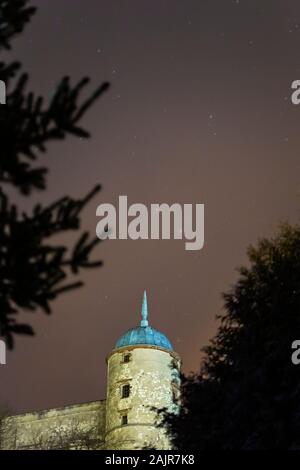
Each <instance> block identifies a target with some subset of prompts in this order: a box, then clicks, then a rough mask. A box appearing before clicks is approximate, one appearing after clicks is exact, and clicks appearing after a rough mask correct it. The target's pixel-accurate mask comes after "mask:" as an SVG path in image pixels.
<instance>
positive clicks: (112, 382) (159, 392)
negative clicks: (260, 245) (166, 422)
mask: <svg viewBox="0 0 300 470" xmlns="http://www.w3.org/2000/svg"><path fill="white" fill-rule="evenodd" d="M126 354H129V355H130V360H129V362H124V357H125V355H126ZM175 364H176V366H177V367H178V368H179V358H178V356H177V355H176V354H175V353H171V352H168V351H166V350H163V349H159V348H158V347H156V346H144V345H143V346H128V347H124V348H121V349H118V350H115V351H113V352H112V354H111V355H110V356H109V357H108V380H107V402H106V444H105V446H106V448H107V449H120V450H121V449H129V450H131V449H143V448H145V447H149V448H156V449H160V450H163V449H170V447H171V446H170V442H169V440H168V438H167V436H166V434H165V431H164V430H163V429H162V428H157V423H158V422H157V413H156V411H155V410H153V407H156V408H167V409H168V410H169V411H174V412H176V410H177V407H176V406H175V405H174V396H176V395H177V394H178V386H179V379H178V373H176V370H175V371H174V365H175ZM124 385H130V395H129V397H128V398H122V387H123V386H124ZM124 415H126V416H127V420H128V422H127V424H122V416H124Z"/></svg>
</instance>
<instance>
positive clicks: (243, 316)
mask: <svg viewBox="0 0 300 470" xmlns="http://www.w3.org/2000/svg"><path fill="white" fill-rule="evenodd" d="M248 256H249V267H247V268H245V267H244V268H241V269H240V270H239V273H240V276H239V279H238V281H237V283H236V284H235V286H234V287H233V288H232V290H231V291H230V292H229V293H227V294H225V296H224V299H225V313H224V314H223V315H221V316H220V317H219V318H220V322H221V324H220V327H219V329H218V331H217V334H216V336H215V337H214V338H213V340H212V341H211V343H210V345H209V346H208V347H206V348H205V349H204V353H205V356H204V360H203V363H202V366H201V369H200V373H199V375H195V376H192V377H191V376H190V377H188V378H186V379H185V380H184V382H183V387H182V409H181V412H180V415H179V416H177V417H176V416H169V417H167V425H168V426H169V430H170V432H171V435H172V438H173V440H174V444H175V446H176V447H177V448H179V449H181V450H184V451H187V450H190V451H199V450H205V449H207V450H208V449H299V448H300V374H299V372H300V368H299V367H300V366H298V367H297V366H295V365H293V364H292V361H291V355H292V352H293V350H292V348H291V345H292V343H293V341H294V340H297V339H299V337H300V226H295V227H292V226H290V225H287V224H284V225H282V226H281V227H280V230H279V233H278V235H277V236H275V237H274V238H272V239H269V240H268V239H263V240H261V241H260V242H259V243H258V246H257V247H256V248H253V247H250V249H249V251H248Z"/></svg>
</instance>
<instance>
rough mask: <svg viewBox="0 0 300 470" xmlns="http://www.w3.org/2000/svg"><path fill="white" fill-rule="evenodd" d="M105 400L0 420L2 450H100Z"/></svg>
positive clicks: (101, 446) (102, 440) (102, 441)
mask: <svg viewBox="0 0 300 470" xmlns="http://www.w3.org/2000/svg"><path fill="white" fill-rule="evenodd" d="M104 432H105V400H103V401H96V402H90V403H84V404H80V405H72V406H67V407H64V408H54V409H50V410H45V411H41V412H36V413H25V414H22V415H17V416H11V417H8V418H5V419H4V420H3V421H2V429H1V443H0V444H1V446H0V447H1V448H2V449H18V450H21V449H55V448H59V449H91V448H95V447H97V448H99V449H101V448H103V443H104Z"/></svg>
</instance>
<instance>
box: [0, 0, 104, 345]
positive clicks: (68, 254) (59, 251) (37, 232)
mask: <svg viewBox="0 0 300 470" xmlns="http://www.w3.org/2000/svg"><path fill="white" fill-rule="evenodd" d="M34 13H35V8H33V7H31V6H30V5H29V2H28V0H0V50H1V51H4V50H6V49H10V47H11V41H12V39H13V38H14V37H15V36H16V35H17V34H19V33H21V32H22V31H23V28H24V26H25V25H26V23H27V22H28V21H29V20H30V19H31V17H32V15H33V14H34ZM0 80H2V81H4V82H5V84H6V87H7V97H6V104H4V105H0V142H1V148H0V336H2V337H4V338H5V339H6V341H7V345H8V347H9V348H13V346H14V335H15V334H28V335H32V334H33V330H32V328H31V327H30V325H27V324H21V323H20V322H18V321H17V315H18V313H19V312H20V311H26V310H27V311H35V310H37V309H38V308H42V309H43V310H44V311H45V312H46V313H50V312H51V306H50V303H51V301H52V300H53V299H55V298H56V297H57V296H58V294H60V293H61V292H63V291H66V290H69V289H73V288H76V287H79V286H81V285H82V283H81V282H80V281H78V282H75V283H74V282H68V276H69V274H70V273H78V272H79V271H80V270H81V268H90V267H96V266H100V265H101V262H100V261H91V259H90V256H91V253H92V250H93V248H94V247H95V245H96V244H97V243H98V242H99V240H98V239H94V238H91V237H90V236H89V234H88V233H87V232H84V233H81V234H80V236H79V240H78V242H77V243H76V244H75V246H74V247H73V248H71V249H67V247H66V246H61V245H55V244H54V243H53V242H52V243H50V241H49V238H50V237H51V236H52V235H57V234H62V233H64V232H66V231H68V230H78V229H80V217H81V212H82V209H83V208H84V207H85V205H86V204H87V203H88V202H89V200H90V199H91V198H92V197H93V196H94V195H95V194H96V193H97V192H98V191H99V189H100V186H99V185H97V186H96V187H95V188H94V189H93V190H92V191H91V192H90V193H89V194H88V195H87V196H85V197H83V198H82V199H80V200H75V199H73V198H71V197H68V196H67V197H63V198H61V199H59V200H57V201H56V202H53V203H52V204H50V205H49V206H47V207H44V206H42V205H37V206H36V207H35V208H34V209H33V211H32V213H24V212H20V209H19V208H18V207H17V206H16V205H14V204H12V202H11V197H10V196H9V195H11V191H10V189H9V188H10V187H14V188H15V189H16V190H17V191H18V192H19V193H20V194H22V195H23V196H30V195H31V194H32V193H33V192H34V191H36V190H45V189H46V176H47V168H45V167H41V166H37V165H36V162H37V160H38V158H39V157H40V156H41V154H42V153H44V152H45V151H46V145H47V144H48V142H50V141H52V140H55V139H56V140H57V139H64V138H65V137H66V136H67V135H69V134H73V135H75V136H78V137H80V138H86V137H89V133H88V132H87V131H86V130H85V129H83V128H82V127H81V126H80V121H81V118H82V116H83V115H84V114H85V112H86V111H87V110H88V109H89V107H90V106H91V105H92V104H93V103H94V102H95V100H96V99H97V98H98V97H99V96H100V95H102V94H103V93H104V91H105V90H107V88H108V86H109V85H108V83H103V84H102V85H101V86H100V87H99V88H97V89H96V91H95V92H94V93H92V95H90V96H89V97H88V98H87V99H86V100H82V99H81V96H82V91H83V89H84V88H85V87H86V85H87V84H88V82H89V79H88V78H84V79H82V80H81V81H80V82H79V83H78V84H77V85H76V86H74V87H72V86H71V84H70V80H69V78H68V77H65V78H63V79H62V80H61V82H60V83H59V84H58V86H57V88H56V92H55V94H54V96H53V98H52V100H51V102H50V103H48V104H45V103H44V100H43V98H42V97H40V96H35V95H34V94H33V93H31V92H27V82H28V76H27V75H26V74H25V73H22V71H21V64H20V63H17V62H13V63H4V62H0Z"/></svg>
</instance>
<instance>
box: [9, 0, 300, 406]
mask: <svg viewBox="0 0 300 470" xmlns="http://www.w3.org/2000/svg"><path fill="white" fill-rule="evenodd" d="M32 3H33V4H34V5H36V6H37V7H38V12H37V14H36V15H35V17H34V18H33V20H32V21H31V23H30V25H28V27H27V29H26V32H25V33H24V34H22V35H21V36H20V37H19V38H18V39H16V40H15V42H14V49H13V52H11V53H10V59H12V58H17V59H19V60H21V61H22V63H23V66H24V69H26V70H27V71H28V72H29V74H30V88H32V89H33V90H34V91H35V92H36V93H42V94H43V95H45V96H46V97H51V94H52V93H53V89H54V87H55V85H56V84H57V83H58V81H59V79H60V78H61V77H62V76H64V75H70V76H71V77H72V80H73V83H75V82H76V81H77V80H79V79H80V78H81V77H83V76H86V75H88V76H90V77H91V79H92V87H93V86H94V87H96V86H97V85H98V84H100V83H101V82H102V81H104V80H108V81H110V82H111V84H112V87H111V89H110V90H109V92H108V93H107V94H106V95H105V96H103V97H102V98H101V99H100V100H99V101H98V102H97V103H96V104H95V105H94V107H93V108H92V109H91V110H90V112H89V113H88V115H87V116H86V117H85V118H84V122H83V124H84V125H85V126H86V127H87V128H88V129H89V130H90V131H91V133H92V138H91V139H90V140H88V141H84V140H82V141H80V140H78V139H75V138H70V139H68V140H67V141H65V142H64V143H53V144H51V145H50V146H49V148H48V152H47V154H46V155H45V156H44V157H43V160H44V161H45V164H47V165H48V166H49V168H50V174H49V180H48V188H47V191H46V192H45V193H44V194H35V195H34V196H33V197H32V199H31V200H30V202H29V201H27V202H25V203H24V205H25V207H29V206H30V205H31V204H33V203H34V202H36V201H42V202H44V203H47V202H50V201H52V200H53V199H56V198H58V197H60V196H63V195H65V194H70V195H72V196H74V197H77V196H79V197H80V196H82V195H83V194H85V193H86V192H88V191H89V189H91V188H92V187H93V186H94V185H95V184H96V183H98V182H100V183H102V185H103V190H102V192H101V193H99V194H98V196H97V197H96V199H95V200H93V201H92V202H91V204H90V205H89V207H88V208H87V209H86V211H85V214H84V218H83V227H84V228H86V229H89V230H90V231H91V232H93V233H95V229H96V223H97V218H96V207H97V206H98V205H99V204H101V203H104V202H108V203H113V204H117V201H118V197H119V195H123V194H125V195H127V196H128V200H129V203H130V204H131V203H134V202H140V203H144V204H146V205H149V204H151V203H161V202H165V203H168V204H171V203H173V202H178V203H193V204H195V203H204V204H205V245H204V248H203V250H201V251H186V250H185V249H184V242H183V241H181V240H175V241H174V240H173V241H172V240H171V241H166V240H164V241H160V240H157V241H151V240H148V241H145V240H140V241H131V240H116V241H113V240H112V241H106V242H104V243H102V244H101V245H100V246H99V247H98V248H97V253H95V255H96V256H97V257H99V258H101V259H102V260H103V261H104V266H103V268H101V269H99V270H93V271H89V272H87V273H84V274H83V275H82V278H83V280H84V281H85V287H84V288H82V289H80V290H77V291H74V292H72V293H68V294H65V295H64V296H62V297H60V298H59V299H58V300H57V301H56V302H55V303H54V304H53V315H52V316H51V317H47V316H45V315H44V314H42V313H38V314H36V315H31V314H28V313H27V314H25V313H24V315H22V320H25V321H28V322H30V323H31V325H33V327H34V328H35V331H36V337H35V338H34V339H32V338H18V339H17V342H16V349H15V350H14V351H13V352H12V353H9V354H8V358H7V365H6V366H2V367H1V370H0V374H1V375H0V377H1V388H0V403H4V404H5V405H7V406H8V407H9V408H10V410H12V411H13V412H23V411H29V410H35V409H43V408H48V407H54V406H63V405H65V404H71V403H77V402H85V401H90V400H98V399H102V398H104V397H105V393H106V392H105V391H106V377H105V375H106V365H105V357H106V355H107V354H108V353H109V352H110V351H111V350H112V348H113V346H114V343H115V341H116V340H117V339H118V337H119V336H120V335H121V334H122V333H124V332H125V331H126V330H127V329H128V328H130V327H133V326H135V325H137V324H138V322H139V321H140V308H141V300H142V294H143V290H144V289H145V288H146V289H147V293H148V300H149V315H150V322H151V324H152V325H153V326H154V327H156V328H158V329H160V330H162V331H163V332H164V333H166V334H167V336H168V337H169V339H170V340H171V341H172V343H173V345H174V349H175V350H176V351H177V352H178V353H179V354H180V355H181V357H182V360H183V367H184V371H185V372H187V373H188V372H190V371H192V370H194V371H195V370H197V369H198V367H199V364H200V360H201V351H200V350H201V348H202V347H203V346H205V345H206V344H207V342H208V341H209V338H211V337H212V335H213V334H214V332H215V331H216V328H217V325H218V322H217V320H216V318H215V317H216V315H217V314H219V313H220V312H221V311H222V296H221V293H222V292H224V291H227V290H228V289H229V288H230V286H231V285H232V284H233V283H234V282H235V280H236V279H237V272H236V268H237V267H238V266H240V265H242V264H245V263H246V262H247V258H246V248H247V246H248V245H249V244H250V243H255V242H256V241H257V239H258V238H259V237H262V236H270V235H272V234H273V233H274V232H275V230H276V227H277V224H278V222H279V221H281V220H288V221H290V222H292V223H294V222H296V221H298V218H299V203H300V197H299V195H300V192H299V190H300V181H299V170H300V159H299V150H300V133H299V129H300V106H299V107H297V106H293V105H292V103H291V100H290V95H291V88H290V87H291V83H292V81H294V80H296V79H300V62H299V50H300V4H299V1H298V0H272V1H271V0H265V1H262V0H239V1H237V0H236V1H234V0H202V1H201V2H200V1H199V0H185V1H184V2H183V1H181V0H164V1H163V2H162V1H157V0H152V1H150V0H148V1H147V0H122V1H120V0H115V1H113V2H112V1H108V0H107V1H103V0H72V1H70V0H68V1H67V0H51V2H50V1H49V0H43V1H38V0H33V1H32ZM71 239H72V238H71ZM71 239H69V238H68V239H67V238H65V239H64V241H65V242H66V243H68V242H69V240H71Z"/></svg>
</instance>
